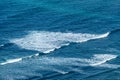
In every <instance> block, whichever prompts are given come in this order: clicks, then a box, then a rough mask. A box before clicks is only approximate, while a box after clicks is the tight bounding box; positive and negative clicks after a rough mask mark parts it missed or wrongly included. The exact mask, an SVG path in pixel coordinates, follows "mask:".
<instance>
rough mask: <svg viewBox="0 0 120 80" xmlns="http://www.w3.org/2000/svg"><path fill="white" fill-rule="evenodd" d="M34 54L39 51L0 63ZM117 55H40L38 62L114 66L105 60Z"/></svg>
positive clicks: (44, 63)
mask: <svg viewBox="0 0 120 80" xmlns="http://www.w3.org/2000/svg"><path fill="white" fill-rule="evenodd" d="M35 56H39V53H36V54H35V55H31V56H26V57H22V58H16V59H10V60H6V62H3V63H0V65H5V64H10V63H16V62H19V61H22V60H26V59H29V58H30V59H31V58H33V57H35ZM116 57H117V55H112V54H95V55H93V56H92V57H90V58H63V57H40V58H39V59H37V60H38V62H40V64H41V65H43V66H44V65H56V66H61V65H63V66H70V65H74V66H75V65H76V66H93V67H95V66H100V67H107V66H106V65H109V66H110V68H112V67H113V68H114V67H115V65H113V64H107V61H110V60H112V59H115V58H116Z"/></svg>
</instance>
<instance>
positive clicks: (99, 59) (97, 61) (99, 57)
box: [88, 54, 117, 66]
mask: <svg viewBox="0 0 120 80" xmlns="http://www.w3.org/2000/svg"><path fill="white" fill-rule="evenodd" d="M116 57H117V55H112V54H95V55H94V56H93V58H92V60H93V61H92V62H91V61H90V65H91V66H98V65H101V64H103V63H106V62H107V61H109V60H111V59H114V58H116ZM88 62H89V61H88Z"/></svg>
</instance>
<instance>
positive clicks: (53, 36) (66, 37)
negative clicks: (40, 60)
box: [10, 31, 109, 53]
mask: <svg viewBox="0 0 120 80" xmlns="http://www.w3.org/2000/svg"><path fill="white" fill-rule="evenodd" d="M108 35H109V32H108V33H105V34H98V35H96V34H87V33H84V34H82V33H62V32H46V31H32V32H30V33H29V34H28V35H26V36H25V37H23V38H17V39H12V40H10V42H11V43H15V44H16V45H18V46H19V47H21V48H24V49H28V50H36V51H39V52H42V53H50V52H51V51H54V50H55V49H59V48H61V47H62V46H68V45H69V44H70V43H71V42H75V43H81V42H86V41H88V40H92V39H100V38H104V37H107V36H108Z"/></svg>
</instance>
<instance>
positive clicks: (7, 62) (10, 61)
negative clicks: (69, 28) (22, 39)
mask: <svg viewBox="0 0 120 80" xmlns="http://www.w3.org/2000/svg"><path fill="white" fill-rule="evenodd" d="M21 60H22V58H17V59H9V60H7V61H6V62H3V63H0V65H5V64H9V63H15V62H19V61H21Z"/></svg>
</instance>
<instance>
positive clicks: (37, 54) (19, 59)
mask: <svg viewBox="0 0 120 80" xmlns="http://www.w3.org/2000/svg"><path fill="white" fill-rule="evenodd" d="M37 56H39V53H36V54H34V55H30V56H26V57H21V58H15V59H8V60H6V61H5V62H2V63H0V65H6V64H10V63H16V62H19V61H22V60H24V59H29V58H32V57H37Z"/></svg>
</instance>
